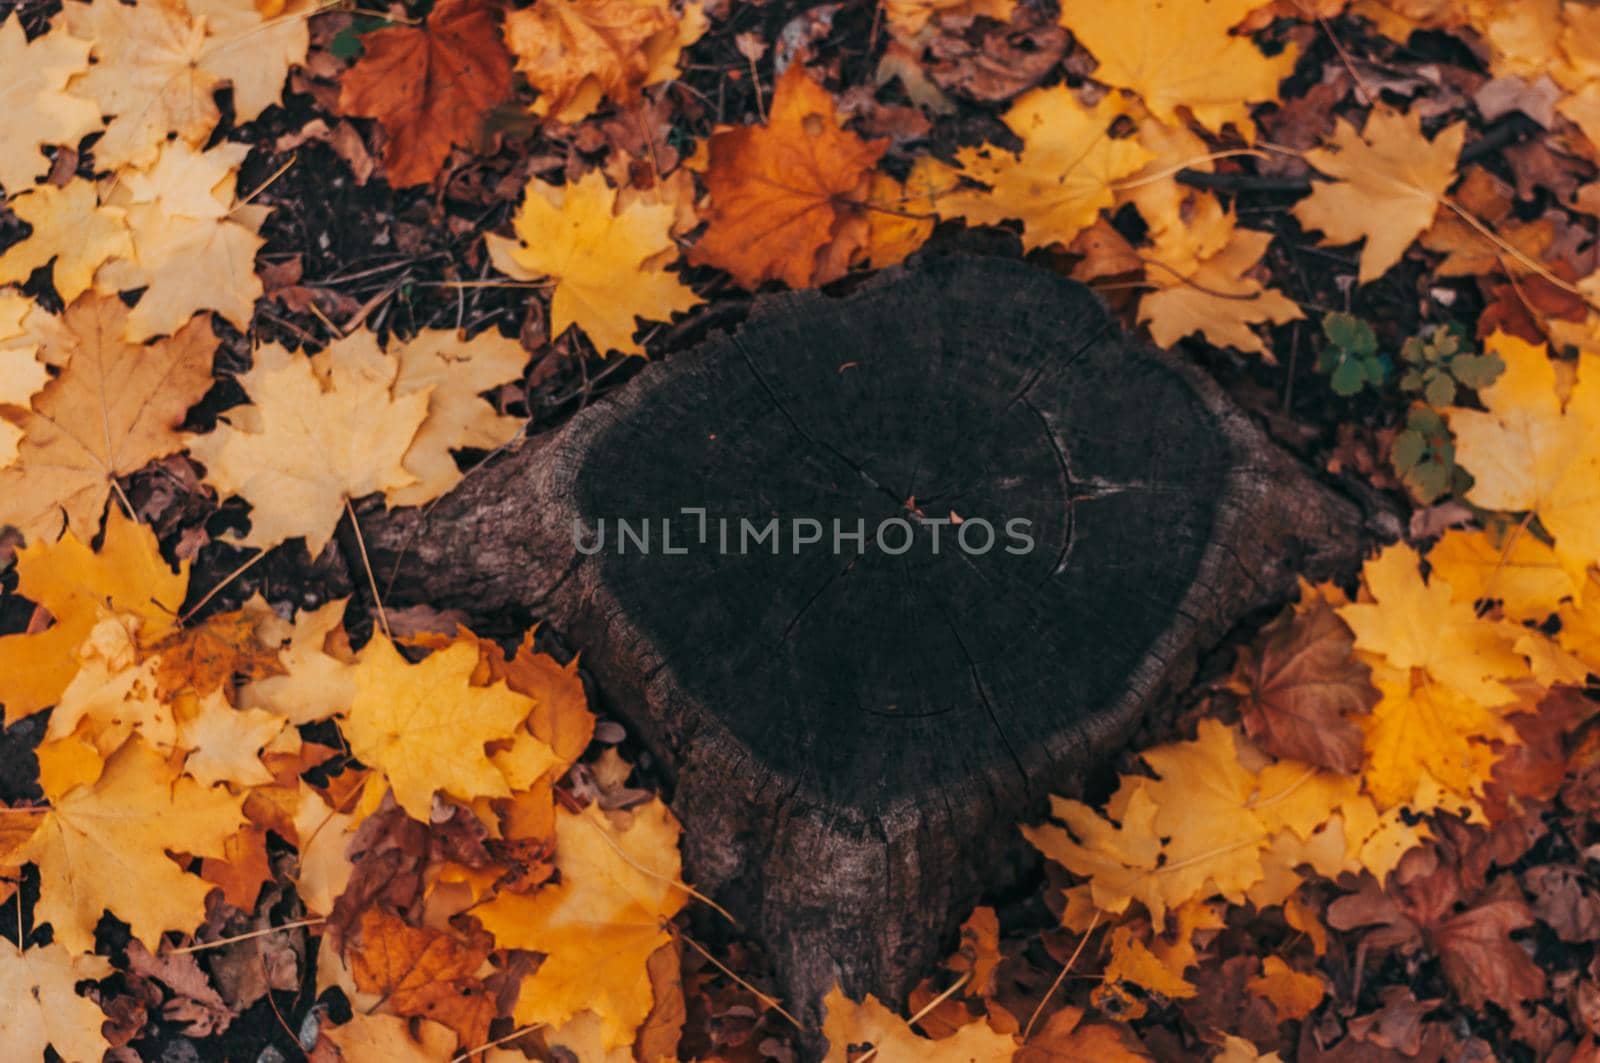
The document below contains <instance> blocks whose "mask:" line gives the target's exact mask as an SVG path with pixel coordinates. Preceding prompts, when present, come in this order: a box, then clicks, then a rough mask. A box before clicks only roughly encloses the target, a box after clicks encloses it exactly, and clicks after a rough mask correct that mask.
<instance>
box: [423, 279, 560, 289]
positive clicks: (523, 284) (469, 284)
mask: <svg viewBox="0 0 1600 1063" xmlns="http://www.w3.org/2000/svg"><path fill="white" fill-rule="evenodd" d="M411 283H412V285H414V286H415V287H418V288H537V289H540V290H543V289H545V288H554V287H555V286H556V282H555V281H511V280H505V281H412V282H411Z"/></svg>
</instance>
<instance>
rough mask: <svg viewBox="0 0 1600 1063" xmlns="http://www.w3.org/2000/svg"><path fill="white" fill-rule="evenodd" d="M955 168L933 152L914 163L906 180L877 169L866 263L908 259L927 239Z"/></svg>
mask: <svg viewBox="0 0 1600 1063" xmlns="http://www.w3.org/2000/svg"><path fill="white" fill-rule="evenodd" d="M958 180H959V178H958V177H957V174H956V171H954V170H952V169H951V168H950V167H948V166H945V165H944V164H943V163H940V162H939V161H938V160H937V159H934V158H933V157H932V156H928V155H924V156H922V157H921V158H919V159H918V160H917V161H916V162H914V163H912V164H911V172H910V173H908V174H906V179H905V180H904V181H898V180H896V179H895V178H893V177H891V176H890V175H889V174H886V173H877V172H874V173H873V175H872V184H871V187H870V189H869V191H868V193H867V202H868V203H870V204H871V205H872V207H873V209H872V210H870V211H868V213H867V264H868V265H870V266H871V267H872V268H873V269H883V268H884V267H886V266H893V265H896V264H898V263H900V262H903V261H905V259H906V256H908V255H910V254H911V253H912V252H913V251H915V250H917V248H919V247H921V246H922V245H923V244H924V243H926V242H927V240H928V237H929V236H931V235H932V234H933V227H934V223H935V222H936V221H938V209H939V199H940V197H941V196H943V195H945V194H947V193H949V192H951V191H952V190H954V189H955V187H956V185H957V183H958Z"/></svg>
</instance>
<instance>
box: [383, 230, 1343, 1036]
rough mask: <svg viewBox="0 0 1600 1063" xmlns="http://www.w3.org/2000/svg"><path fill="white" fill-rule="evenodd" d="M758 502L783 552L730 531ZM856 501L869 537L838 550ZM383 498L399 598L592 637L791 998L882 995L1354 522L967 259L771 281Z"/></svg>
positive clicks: (602, 680)
mask: <svg viewBox="0 0 1600 1063" xmlns="http://www.w3.org/2000/svg"><path fill="white" fill-rule="evenodd" d="M685 509H690V510H696V511H703V512H704V517H703V518H702V516H701V515H700V514H699V513H698V512H696V513H689V514H685V513H684V512H683V511H684V510H685ZM724 518H725V519H726V520H727V523H726V524H722V523H721V521H722V520H723V519H724ZM774 518H775V519H776V520H777V521H778V522H779V524H778V527H779V533H778V537H779V542H778V547H779V549H778V552H777V553H776V554H774V553H773V552H772V549H771V547H770V546H769V544H768V543H767V542H766V541H765V540H764V539H761V540H757V542H756V543H754V544H752V543H751V542H750V541H749V538H748V537H746V538H745V539H743V540H741V539H740V537H739V536H740V533H741V532H742V530H743V526H742V525H741V524H740V523H739V522H740V521H741V520H744V521H748V522H750V525H751V526H753V527H755V528H756V529H757V530H761V529H762V528H763V526H764V525H765V523H766V522H767V521H768V520H770V519H774ZM796 518H809V519H810V520H814V521H817V522H818V523H820V524H821V526H822V527H823V529H824V532H823V538H822V541H820V542H802V541H801V540H808V539H810V538H811V536H812V529H811V526H810V524H802V525H799V526H795V525H793V522H794V520H795V519H796ZM663 520H666V521H667V522H668V523H669V525H670V528H669V530H668V533H667V536H666V537H665V538H666V541H665V542H664V541H663V534H662V521H663ZM619 521H621V522H626V523H627V524H628V525H629V526H630V527H631V531H632V534H631V535H626V534H624V535H623V536H621V537H619V532H621V531H622V529H621V526H620V525H619V523H618V522H619ZM858 521H859V522H860V527H861V528H862V529H863V530H864V536H863V542H862V544H861V545H862V548H861V549H859V550H858V549H857V543H856V541H855V540H854V539H852V538H847V539H845V540H844V541H843V542H842V543H838V544H836V543H835V542H834V541H833V535H834V532H835V529H840V530H842V531H843V532H844V533H845V534H846V535H847V536H848V535H849V534H850V533H853V532H855V531H856V530H857V527H858V525H857V522H858ZM1016 521H1025V522H1027V523H1026V525H1019V524H1016V523H1009V525H1008V522H1016ZM602 522H603V523H604V526H605V533H606V540H605V543H604V545H603V547H602V548H600V549H598V550H595V545H596V543H595V540H596V538H597V535H598V533H599V530H600V527H601V525H602ZM885 522H888V523H885ZM370 523H371V525H372V526H371V528H370V530H369V533H368V539H369V547H370V548H371V549H372V551H373V553H374V557H375V563H376V564H377V565H378V566H379V571H380V572H386V571H388V569H387V567H386V566H388V565H390V564H398V566H399V573H400V578H399V580H398V586H399V587H400V588H402V589H404V591H405V594H404V596H405V597H407V598H412V599H417V600H425V601H429V602H432V603H434V604H436V605H441V606H458V607H462V608H464V609H466V610H468V611H469V612H471V611H473V610H488V609H494V608H497V607H500V606H504V605H507V604H518V605H522V606H527V607H529V608H531V609H532V610H533V611H534V612H535V613H536V614H538V615H539V616H541V617H542V618H545V619H547V620H548V621H550V622H551V623H553V624H554V625H556V627H557V629H558V630H560V631H562V632H563V633H564V634H565V635H567V636H568V637H569V638H570V639H571V641H572V643H573V644H574V645H575V646H577V647H578V648H579V649H580V650H581V655H582V661H583V664H584V666H585V668H586V669H587V670H588V671H589V673H590V674H591V675H592V676H593V677H594V679H595V681H596V683H597V685H598V687H599V689H600V691H601V692H602V694H603V695H604V696H605V698H606V699H607V700H608V701H609V702H610V703H611V705H612V706H613V707H614V708H615V709H616V711H617V712H619V713H621V714H622V715H623V716H624V717H625V718H627V719H628V720H629V721H630V722H632V723H633V724H634V725H636V727H637V729H638V731H639V732H640V734H641V735H642V736H643V738H644V740H645V741H646V742H647V743H648V744H649V746H650V747H651V748H652V749H653V750H654V751H655V752H656V753H657V754H658V755H659V757H660V758H661V761H662V763H663V764H664V765H665V766H666V768H667V770H668V771H669V773H670V780H669V781H670V784H671V799H672V806H673V808H674V809H675V811H676V812H677V814H678V816H679V817H680V818H681V819H682V821H683V823H684V824H685V828H686V829H685V832H684V836H683V838H684V840H683V844H684V855H685V860H686V868H687V874H688V877H689V879H690V881H691V882H693V883H694V884H695V885H696V886H698V887H699V888H700V889H702V890H705V891H708V892H710V893H712V894H714V895H716V896H717V897H718V898H719V899H720V900H722V901H723V903H725V904H727V905H728V906H729V907H730V908H731V909H732V910H733V911H734V912H736V913H738V914H739V915H740V917H741V918H743V919H744V920H746V922H747V925H748V926H750V927H751V928H753V929H754V931H755V932H756V933H757V934H758V935H759V936H760V937H761V938H762V940H763V941H764V942H765V944H766V946H767V947H768V949H769V950H770V952H771V953H772V955H773V957H774V959H775V962H776V964H777V967H778V971H779V973H780V975H781V977H782V979H783V981H784V984H785V988H786V990H787V992H788V993H789V995H790V999H791V1002H792V1003H793V1004H794V1005H795V1006H797V1007H799V1008H800V1009H801V1010H802V1011H805V1012H809V1013H810V1014H811V1015H812V1016H814V1015H815V1008H816V1004H817V1001H818V1000H819V999H820V997H821V995H822V994H823V993H824V992H825V991H826V989H827V988H828V987H829V986H830V985H832V984H833V983H834V982H835V981H838V982H841V983H842V984H843V986H844V987H845V989H846V990H847V991H849V992H851V993H852V994H856V995H859V994H860V993H862V992H864V991H871V992H874V993H876V994H878V995H880V996H882V997H886V998H891V999H892V998H899V997H902V996H903V994H904V993H905V992H907V991H908V990H909V987H910V985H911V984H912V983H913V981H914V979H915V978H916V977H918V976H919V975H920V974H921V973H923V972H925V971H926V970H927V969H928V968H929V967H930V966H931V965H932V964H933V963H935V962H936V961H937V958H938V956H939V954H940V951H941V950H942V949H945V948H947V947H948V946H949V935H950V933H951V932H952V931H953V930H954V928H955V925H956V924H957V923H958V922H959V921H960V920H961V919H962V918H963V917H964V916H965V915H966V914H967V913H968V912H969V911H970V910H971V907H972V906H973V904H974V902H975V901H976V900H977V898H978V896H979V894H980V892H981V890H982V888H983V886H984V883H985V878H986V876H987V875H990V874H992V867H993V866H994V865H995V864H996V863H998V862H1000V861H1001V859H1002V857H1003V854H1004V853H1005V852H1006V851H1007V850H1008V849H1010V848H1011V847H1012V846H1014V845H1015V843H1016V837H1017V831H1016V823H1017V822H1018V820H1019V819H1022V818H1024V817H1026V816H1029V815H1034V814H1036V813H1037V811H1038V810H1039V809H1040V808H1041V807H1042V800H1043V797H1044V796H1045V795H1046V794H1047V793H1049V792H1051V791H1055V792H1068V793H1070V792H1073V791H1075V790H1076V789H1077V788H1078V787H1079V786H1080V784H1081V780H1082V779H1083V777H1084V776H1085V774H1086V772H1088V771H1089V770H1091V769H1092V768H1094V767H1097V766H1100V765H1103V764H1104V763H1105V762H1106V761H1107V760H1108V759H1109V754H1111V753H1112V752H1113V751H1114V750H1115V749H1116V747H1117V746H1118V744H1119V743H1120V742H1122V741H1123V740H1124V739H1125V738H1126V737H1127V735H1128V734H1129V732H1130V730H1131V729H1132V728H1133V726H1134V725H1135V723H1136V722H1137V721H1138V719H1139V717H1140V715H1141V713H1142V712H1143V711H1144V710H1145V709H1146V707H1147V706H1149V705H1151V704H1152V702H1154V701H1155V700H1157V699H1159V698H1160V697H1162V696H1163V695H1164V694H1168V693H1170V692H1172V691H1174V690H1175V689H1176V688H1178V687H1179V686H1180V685H1181V684H1182V683H1184V682H1186V680H1187V678H1188V677H1189V676H1190V675H1191V674H1192V670H1193V666H1194V662H1195V660H1196V657H1197V654H1198V653H1199V652H1201V651H1203V650H1204V649H1206V648H1207V647H1209V646H1210V645H1212V644H1214V642H1215V641H1216V640H1217V639H1218V638H1219V637H1220V636H1221V635H1222V634H1223V633H1224V632H1225V631H1226V630H1227V629H1228V628H1229V627H1231V626H1232V625H1233V624H1235V623H1236V622H1237V621H1238V620H1239V619H1240V618H1241V617H1242V616H1243V615H1244V614H1246V613H1247V612H1249V611H1251V610H1253V609H1256V608H1258V607H1261V606H1264V605H1268V604H1272V603H1274V602H1275V601H1278V600H1280V599H1281V597H1282V596H1283V595H1284V594H1285V593H1286V592H1287V590H1288V589H1289V587H1290V586H1291V585H1292V582H1293V579H1294V576H1295V574H1296V573H1310V574H1313V575H1319V574H1326V573H1329V572H1332V571H1350V570H1353V568H1354V566H1355V564H1356V563H1357V559H1358V558H1357V555H1358V552H1359V550H1360V544H1361V540H1362V535H1361V533H1360V522H1359V517H1358V514H1357V511H1356V509H1355V507H1354V506H1352V505H1351V504H1350V503H1348V502H1346V501H1344V500H1343V499H1341V498H1340V497H1338V496H1336V495H1334V494H1332V493H1330V492H1329V491H1328V490H1326V489H1324V488H1322V487H1321V486H1319V485H1318V484H1316V483H1315V482H1313V481H1312V480H1311V479H1310V478H1309V477H1308V476H1307V475H1306V474H1305V473H1304V472H1303V471H1302V470H1301V468H1300V467H1299V466H1298V465H1297V463H1295V462H1294V461H1293V460H1292V459H1291V458H1289V457H1288V456H1287V455H1286V454H1284V453H1283V452H1281V451H1279V450H1278V449H1276V448H1275V447H1274V446H1272V445H1271V444H1270V443H1268V442H1267V440H1266V439H1265V438H1264V437H1263V436H1262V435H1261V433H1260V432H1259V431H1257V429H1256V428H1255V427H1254V426H1253V425H1252V424H1251V423H1250V422H1249V420H1248V419H1247V418H1246V417H1245V416H1244V415H1243V414H1242V413H1241V412H1240V411H1239V410H1238V409H1236V408H1235V407H1234V406H1233V405H1232V404H1231V403H1230V402H1229V401H1228V400H1227V399H1226V398H1225V397H1224V396H1223V395H1222V393H1221V392H1220V390H1219V389H1218V388H1217V387H1216V386H1215V385H1214V384H1213V383H1212V382H1211V381H1210V380H1209V379H1208V378H1207V377H1205V376H1204V375H1203V374H1202V373H1200V372H1198V371H1196V370H1193V369H1190V368H1188V367H1186V366H1184V365H1182V364H1179V363H1178V362H1177V361H1175V360H1172V359H1169V358H1167V357H1164V356H1163V355H1161V354H1159V353H1157V352H1155V351H1153V350H1149V349H1146V348H1143V347H1140V346H1138V345H1135V344H1133V343H1132V342H1130V340H1129V339H1128V338H1126V337H1125V336H1124V335H1123V334H1121V332H1120V331H1119V330H1118V328H1117V327H1116V325H1115V324H1114V323H1113V322H1112V321H1111V320H1110V318H1109V317H1108V316H1107V314H1106V312H1105V310H1104V309H1103V308H1102V306H1101V305H1100V303H1099V301H1098V300H1097V299H1096V297H1095V296H1094V295H1093V294H1092V293H1091V292H1090V291H1089V290H1088V289H1087V288H1084V287H1083V286H1081V285H1078V284H1075V283H1072V282H1070V281H1067V280H1064V279H1062V278H1060V277H1057V276H1054V275H1052V274H1048V273H1044V272H1041V271H1038V270H1036V269H1033V268H1030V267H1028V266H1026V265H1023V264H1021V263H1017V262H1012V261H1005V260H999V259H971V258H954V259H943V260H936V261H934V262H932V263H930V264H927V265H925V266H923V267H921V268H919V269H916V270H910V271H891V273H890V274H888V275H886V276H884V277H881V278H879V279H878V280H876V281H875V282H873V283H871V284H869V285H867V286H866V287H864V288H863V289H861V290H859V291H857V292H855V293H854V294H851V295H849V296H848V297H844V298H830V297H828V296H825V295H821V294H818V293H815V292H800V293H794V294H786V295H779V296H774V297H769V298H763V299H761V300H758V304H757V307H756V309H755V310H754V312H753V313H752V315H751V317H750V319H749V320H748V321H747V322H746V323H745V324H744V325H743V326H742V327H740V328H739V329H738V331H737V332H736V334H734V335H732V336H716V337H713V338H712V339H710V340H708V341H707V342H705V343H704V344H703V345H701V346H700V347H699V348H698V349H697V350H695V351H692V352H689V353H686V354H679V355H675V356H673V357H672V358H671V359H670V360H668V361H666V362H664V363H661V364H656V365H651V366H649V367H648V368H646V369H645V370H644V371H643V372H642V373H641V374H640V375H639V377H638V378H637V379H636V380H634V381H632V382H631V383H630V384H629V385H627V386H626V387H625V388H623V389H621V390H620V392H619V393H617V394H615V395H613V396H611V397H610V398H609V399H608V400H606V401H604V402H602V403H600V404H597V405H595V406H592V407H590V408H588V409H585V410H584V411H582V412H581V413H579V414H578V415H577V416H575V417H574V418H573V419H572V420H571V421H570V422H568V423H567V424H566V425H564V426H563V427H562V428H560V429H559V430H557V431H555V432H553V433H550V434H549V435H547V436H545V437H543V438H540V439H536V440H533V441H532V442H530V443H529V444H528V445H526V446H524V447H523V448H522V449H521V450H520V451H518V452H516V453H514V454H511V455H508V456H504V457H502V458H500V459H498V460H496V461H495V462H493V463H491V464H490V465H488V466H487V467H485V468H483V469H481V470H479V471H477V472H476V473H474V474H473V475H472V476H470V477H468V478H467V480H466V481H465V482H464V483H463V484H462V486H461V487H459V488H458V489H457V490H456V492H455V493H454V494H453V495H451V496H450V497H447V498H446V499H444V500H443V501H442V502H441V503H440V504H439V505H437V506H436V507H435V508H433V509H432V510H431V511H420V512H419V511H400V512H396V513H394V514H390V515H388V516H387V517H382V518H378V517H374V518H371V519H370ZM575 524H576V525H578V526H580V527H581V529H582V530H581V534H579V535H578V537H577V538H576V539H575ZM985 524H987V526H988V530H989V532H990V533H992V542H991V543H990V544H989V547H988V549H981V547H982V546H983V544H984V541H985V539H988V538H990V536H988V535H985V533H984V526H985ZM1008 526H1009V529H1010V530H1011V531H1015V530H1016V529H1018V528H1021V527H1026V528H1027V530H1028V537H1029V538H1031V540H1032V544H1031V548H1030V549H1022V545H1023V544H1022V542H1021V537H1020V536H1018V535H1013V534H1010V533H1009V532H1008ZM641 528H647V529H648V545H647V546H646V545H645V543H644V542H642V541H641V537H640V535H639V531H640V529H641ZM719 528H721V529H725V531H724V532H723V533H722V534H723V535H725V537H726V545H724V543H723V542H721V541H719ZM903 528H904V529H909V530H910V531H911V532H912V533H913V534H912V535H910V536H909V537H908V536H907V534H906V532H905V530H903ZM702 529H703V532H704V534H703V536H702V534H701V533H702ZM802 529H803V530H802ZM936 533H937V535H938V537H939V548H937V549H936V548H935V544H934V536H935V534H936ZM908 538H909V540H910V545H909V546H906V547H905V548H903V549H902V546H903V542H902V541H903V540H907V539H908ZM580 545H581V547H582V549H580V548H579V547H580ZM836 546H837V548H836ZM741 548H742V550H741ZM680 550H681V551H683V552H681V553H680V552H677V551H680ZM588 551H594V552H588ZM669 551H671V552H669Z"/></svg>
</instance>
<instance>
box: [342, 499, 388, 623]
mask: <svg viewBox="0 0 1600 1063" xmlns="http://www.w3.org/2000/svg"><path fill="white" fill-rule="evenodd" d="M344 511H345V512H346V513H348V514H350V527H352V528H354V529H355V532H356V549H357V550H360V551H361V567H362V568H363V569H365V570H366V573H367V586H368V587H370V588H371V589H372V604H373V606H374V607H375V608H376V609H377V610H378V625H379V626H380V627H382V628H383V637H384V638H386V639H388V640H389V641H391V642H393V641H394V633H393V632H391V631H390V630H389V614H388V613H386V612H384V609H383V598H382V597H381V596H380V595H379V594H378V579H377V577H376V576H374V575H373V574H372V559H371V558H369V557H368V556H367V540H366V538H365V537H363V536H362V534H361V522H360V521H359V520H357V519H356V508H355V507H354V506H352V505H351V504H350V499H348V498H346V499H345V500H344Z"/></svg>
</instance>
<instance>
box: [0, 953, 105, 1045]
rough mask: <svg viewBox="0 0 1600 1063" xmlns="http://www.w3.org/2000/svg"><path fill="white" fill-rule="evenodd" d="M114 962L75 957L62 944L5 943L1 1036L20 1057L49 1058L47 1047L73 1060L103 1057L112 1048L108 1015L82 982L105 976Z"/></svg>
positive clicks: (0, 964) (0, 974) (0, 967)
mask: <svg viewBox="0 0 1600 1063" xmlns="http://www.w3.org/2000/svg"><path fill="white" fill-rule="evenodd" d="M110 974H111V961H110V960H108V959H106V958H105V957H104V956H84V955H74V954H73V953H71V952H69V951H68V950H67V949H65V948H63V947H62V946H61V944H60V942H54V943H52V944H49V945H37V946H35V947H33V948H31V949H29V950H28V951H27V952H22V951H19V950H18V948H17V946H16V945H15V944H13V943H12V942H11V941H10V940H6V941H0V1000H5V1001H6V1006H5V1007H4V1008H0V1040H4V1042H5V1043H6V1045H7V1046H8V1047H7V1049H6V1051H7V1052H8V1053H10V1054H11V1055H12V1057H13V1058H14V1059H19V1060H20V1059H43V1058H44V1050H45V1046H46V1045H49V1046H50V1047H51V1048H54V1049H55V1050H56V1055H58V1056H59V1057H61V1058H62V1059H64V1060H66V1061H67V1063H89V1061H91V1060H97V1059H101V1058H103V1057H104V1056H105V1054H106V1052H107V1051H108V1050H109V1049H110V1048H111V1044H110V1042H108V1041H107V1040H106V1039H105V1035H104V1034H102V1033H101V1032H100V1028H101V1026H103V1025H104V1024H105V1021H106V1017H105V1015H104V1013H102V1012H101V1010H100V1007H99V1005H97V1004H96V1003H94V1001H92V1000H89V999H87V998H86V997H82V996H79V995H78V991H77V988H76V983H78V982H80V981H84V980H86V979H100V978H105V977H107V976H109V975H110Z"/></svg>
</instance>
